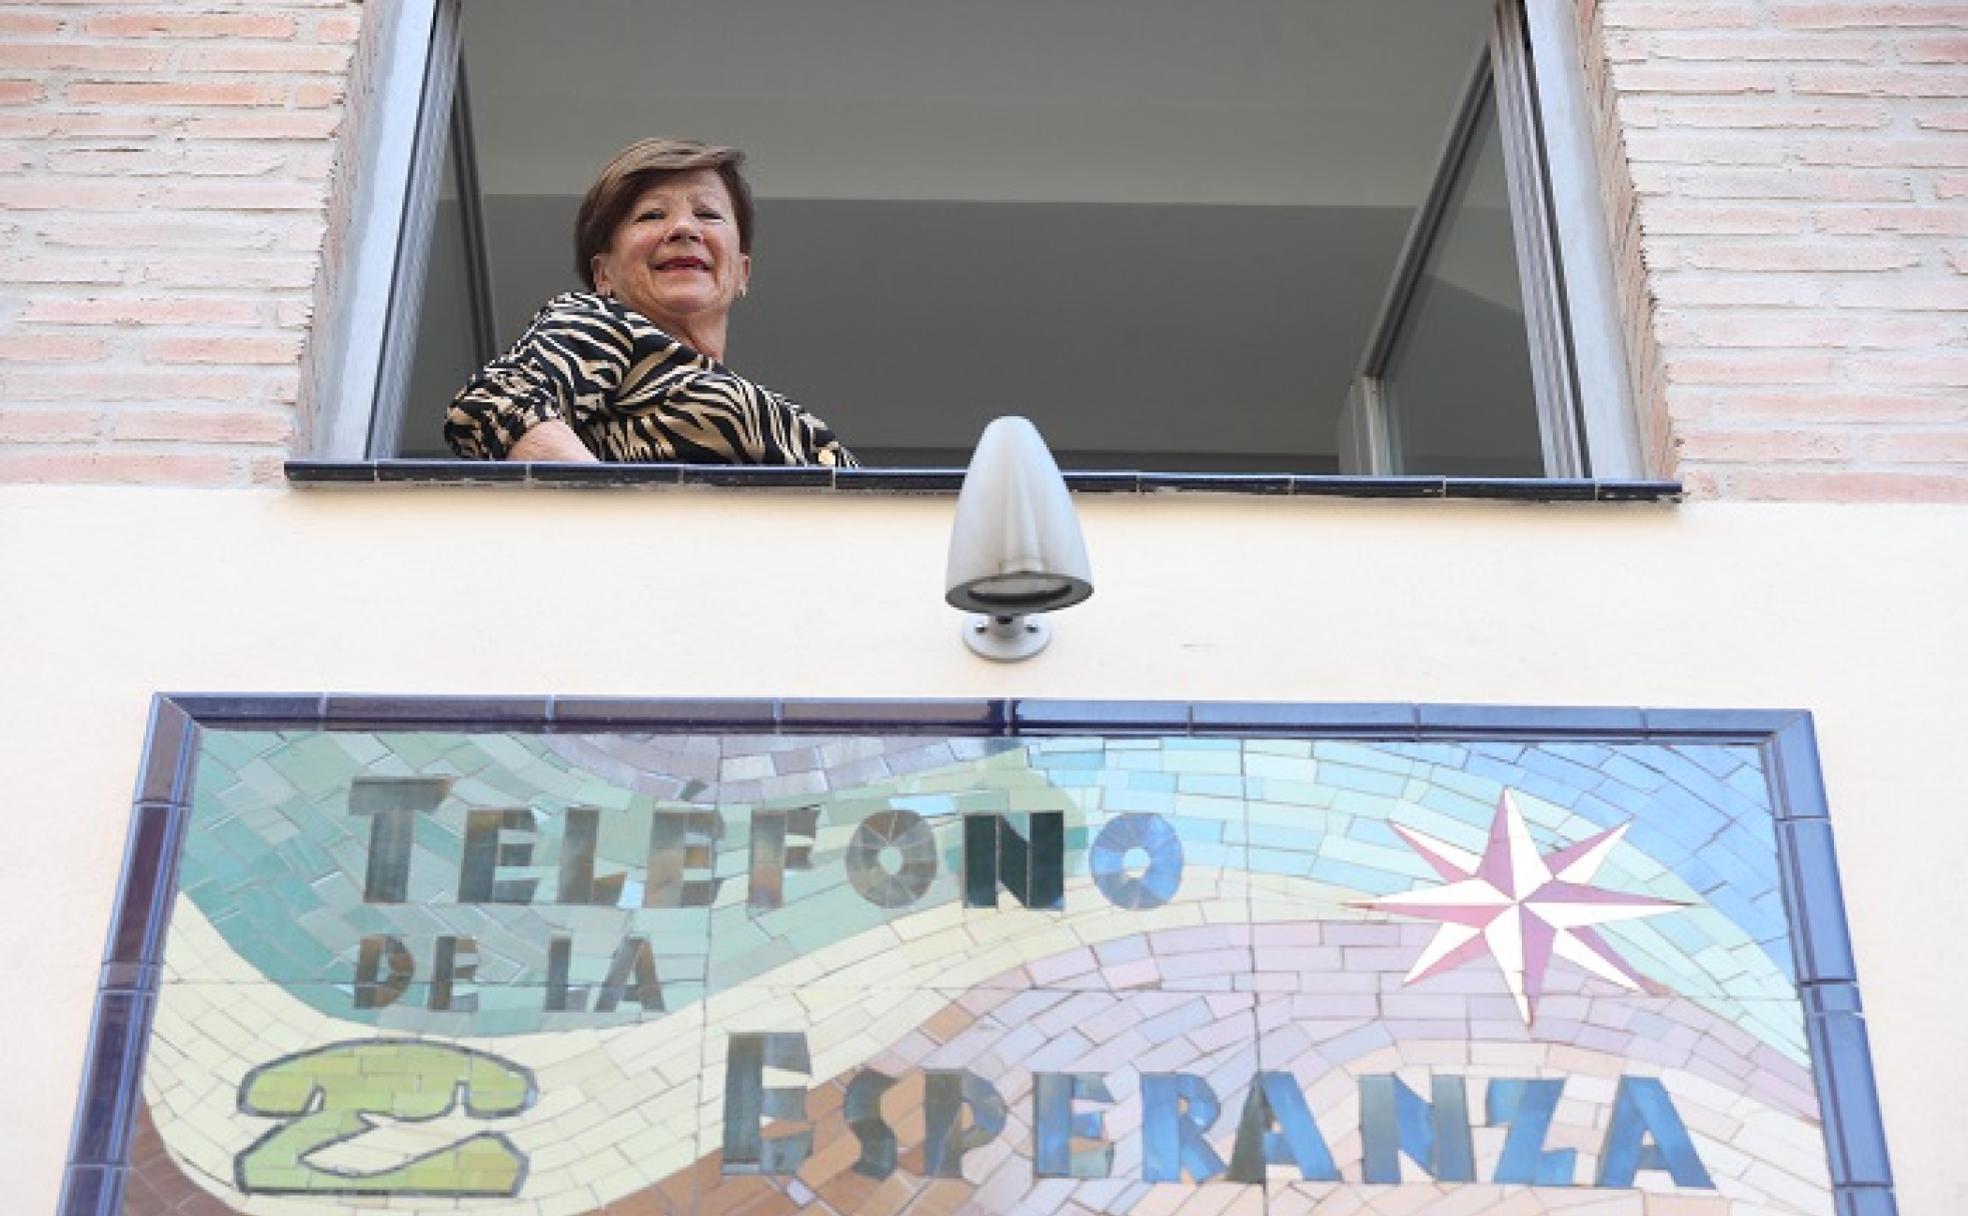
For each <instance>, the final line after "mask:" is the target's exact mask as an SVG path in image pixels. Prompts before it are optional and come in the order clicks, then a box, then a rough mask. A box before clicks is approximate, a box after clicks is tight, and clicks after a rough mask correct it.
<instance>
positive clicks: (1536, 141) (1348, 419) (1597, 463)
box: [1339, 0, 1641, 477]
mask: <svg viewBox="0 0 1968 1216" xmlns="http://www.w3.org/2000/svg"><path fill="white" fill-rule="evenodd" d="M1569 18H1570V13H1569V6H1568V5H1567V4H1566V3H1565V0H1498V3H1497V5H1496V7H1495V10H1494V13H1493V17H1492V21H1491V26H1490V33H1489V38H1488V40H1487V42H1486V44H1485V45H1484V47H1483V48H1482V49H1481V50H1480V51H1478V52H1477V54H1476V56H1475V58H1474V60H1473V62H1472V63H1471V65H1470V69H1469V78H1468V83H1467V84H1466V85H1465V86H1464V88H1463V93H1462V100H1461V102H1460V103H1459V105H1458V107H1457V110H1456V113H1455V116H1454V118H1453V119H1452V120H1451V121H1450V124H1449V130H1448V133H1447V135H1446V136H1445V138H1444V140H1443V144H1442V151H1441V153H1440V155H1439V156H1438V157H1437V159H1436V172H1435V177H1434V179H1433V180H1432V181H1431V182H1430V183H1429V187H1428V192H1427V194H1426V196H1425V197H1424V198H1423V200H1422V203H1421V205H1420V207H1418V208H1417V209H1416V211H1415V216H1414V220H1413V222H1412V223H1411V224H1410V226H1409V229H1408V235H1407V238H1406V240H1405V241H1404V242H1403V244H1402V247H1401V253H1400V255H1399V257H1398V258H1397V260H1396V264H1395V265H1396V269H1395V273H1394V276H1393V278H1392V279H1391V280H1390V282H1389V284H1388V290H1387V295H1386V297H1385V298H1384V299H1383V300H1382V301H1381V306H1380V310H1379V312H1378V313H1377V314H1376V316H1375V319H1374V324H1373V329H1372V331H1371V334H1372V336H1371V337H1370V338H1369V339H1368V342H1367V347H1366V350H1365V352H1364V353H1363V355H1362V357H1361V362H1360V369H1359V372H1358V374H1357V375H1356V376H1355V378H1354V383H1353V388H1352V390H1351V393H1350V394H1349V397H1348V401H1347V406H1346V409H1345V411H1344V413H1343V414H1342V417H1341V425H1340V436H1339V447H1340V453H1341V459H1342V467H1344V468H1347V469H1349V470H1350V471H1356V472H1361V473H1369V474H1374V475H1381V476H1385V475H1388V474H1392V473H1394V472H1396V471H1397V470H1398V466H1399V464H1400V453H1399V452H1398V451H1397V450H1396V448H1397V444H1396V440H1395V436H1394V430H1393V427H1392V425H1391V420H1390V418H1389V411H1388V401H1387V394H1386V390H1385V377H1386V373H1387V368H1388V363H1389V361H1390V360H1391V358H1392V355H1393V351H1394V348H1395V346H1396V344H1397V343H1398V341H1399V339H1400V336H1401V333H1402V329H1403V326H1404V324H1405V323H1406V321H1407V318H1408V316H1409V313H1410V311H1411V309H1412V307H1413V304H1414V300H1415V294H1416V291H1417V288H1418V286H1419V284H1420V281H1421V275H1422V268H1423V267H1424V265H1425V264H1426V262H1427V259H1428V255H1429V254H1430V253H1431V252H1432V251H1433V250H1434V248H1435V246H1436V244H1437V242H1438V240H1439V239H1440V237H1441V235H1442V228H1443V224H1444V222H1445V221H1446V219H1447V218H1448V202H1449V196H1450V194H1451V193H1452V191H1453V189H1454V187H1455V183H1456V181H1457V179H1458V178H1459V177H1460V175H1461V173H1462V171H1463V168H1464V167H1465V165H1466V163H1467V161H1468V158H1469V155H1470V153H1471V150H1472V148H1473V146H1474V144H1475V141H1476V139H1477V137H1478V136H1479V135H1480V134H1481V133H1482V132H1481V131H1479V130H1478V128H1477V118H1478V117H1479V115H1480V114H1481V113H1482V111H1483V107H1484V105H1485V104H1486V103H1489V102H1491V101H1492V100H1493V101H1494V102H1495V106H1496V115H1497V125H1498V128H1499V136H1500V142H1501V144H1502V150H1503V159H1504V178H1505V183H1506V187H1507V189H1508V191H1509V196H1510V215H1511V227H1512V232H1513V235H1514V237H1515V240H1516V253H1517V271H1518V286H1519V291H1520V294H1521V296H1522V298H1523V301H1524V326H1525V339H1526V342H1527V343H1528V348H1529V351H1530V356H1531V378H1532V385H1533V391H1534V392H1535V394H1536V402H1535V407H1536V410H1537V419H1538V436H1539V441H1540V446H1541V448H1542V450H1543V458H1544V471H1545V475H1546V476H1547V477H1625V476H1633V475H1636V474H1637V473H1638V472H1639V470H1640V468H1641V461H1640V459H1639V447H1638V436H1637V432H1636V431H1635V429H1634V425H1633V421H1632V407H1631V397H1630V393H1629V391H1628V388H1627V380H1626V375H1625V364H1624V360H1623V357H1622V352H1623V343H1622V341H1621V339H1620V332H1621V331H1620V329H1619V325H1618V318H1617V314H1616V311H1615V308H1614V301H1615V299H1616V296H1615V295H1614V292H1613V288H1612V259H1611V253H1610V243H1609V242H1608V240H1607V237H1606V227H1605V220H1604V216H1603V213H1602V209H1601V207H1600V205H1599V201H1598V200H1599V197H1600V196H1599V189H1598V174H1597V168H1596V163H1595V161H1594V159H1593V155H1592V144H1591V128H1590V126H1589V123H1588V120H1587V118H1586V115H1585V111H1584V106H1583V105H1582V103H1581V99H1582V96H1583V94H1582V92H1581V90H1582V88H1583V79H1582V73H1581V72H1580V66H1579V63H1578V50H1577V41H1576V35H1575V33H1574V32H1573V31H1572V30H1571V27H1570V25H1569ZM1554 144H1555V145H1556V146H1557V147H1558V149H1559V151H1560V153H1561V154H1560V155H1558V156H1553V155H1552V154H1551V148H1552V147H1553V146H1554Z"/></svg>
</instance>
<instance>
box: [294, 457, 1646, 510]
mask: <svg viewBox="0 0 1968 1216" xmlns="http://www.w3.org/2000/svg"><path fill="white" fill-rule="evenodd" d="M287 480H288V482H289V483H290V484H292V485H294V486H296V487H298V488H302V489H312V488H318V487H335V488H341V487H348V486H375V485H387V486H528V487H539V488H543V489H548V488H552V489H633V488H642V487H651V486H715V487H719V488H726V489H748V490H769V489H782V490H832V491H839V492H842V493H861V494H867V493H874V494H932V495H943V494H955V493H956V492H957V490H958V488H959V487H960V486H961V485H962V484H963V470H962V469H820V468H774V467H766V466H758V465H676V464H516V463H510V462H505V463H501V462H492V461H480V460H346V461H344V460H290V461H288V462H287ZM1066 484H1067V486H1068V487H1069V488H1071V489H1073V490H1074V491H1076V492H1079V493H1082V494H1171V493H1173V494H1257V495H1268V496H1273V497H1277V496H1286V495H1289V496H1291V497H1297V498H1454V499H1465V500H1466V499H1473V498H1486V499H1494V500H1499V501H1506V502H1679V501H1680V499H1681V483H1680V482H1678V481H1596V480H1590V479H1584V478H1540V477H1339V476H1333V475H1330V474H1325V475H1318V476H1310V475H1298V474H1290V473H1151V472H1088V473H1068V474H1066Z"/></svg>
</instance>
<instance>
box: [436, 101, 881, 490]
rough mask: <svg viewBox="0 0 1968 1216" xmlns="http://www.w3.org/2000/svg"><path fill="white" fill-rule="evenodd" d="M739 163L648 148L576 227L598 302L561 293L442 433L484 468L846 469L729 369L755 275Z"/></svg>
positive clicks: (617, 164) (818, 438) (605, 176)
mask: <svg viewBox="0 0 1968 1216" xmlns="http://www.w3.org/2000/svg"><path fill="white" fill-rule="evenodd" d="M743 159H744V153H742V152H739V151H736V150H735V149H732V148H718V147H710V146H707V145H704V144H699V143H692V142H690V141H687V140H676V139H645V140H642V141H641V142H639V143H635V144H631V145H630V146H628V147H627V148H624V149H623V150H622V151H621V152H619V153H618V154H616V156H615V159H613V160H611V161H609V162H608V165H607V167H606V168H604V169H602V171H601V175H600V176H599V177H597V178H596V179H595V183H594V185H592V186H590V187H589V188H588V194H587V197H586V198H584V199H583V200H581V211H580V214H579V216H578V217H577V218H576V220H575V224H574V255H575V257H574V260H575V265H576V268H577V269H578V271H579V272H580V275H581V277H582V279H584V280H585V281H586V282H587V285H588V288H589V290H587V291H573V292H568V293H567V294H565V295H562V296H558V297H556V298H554V299H553V300H551V301H549V302H548V303H547V306H546V307H545V308H543V309H541V310H540V313H539V315H538V316H536V317H534V318H533V323H532V325H530V326H529V327H528V328H527V330H526V332H525V333H524V334H523V335H521V336H520V339H519V341H518V342H517V343H516V344H515V345H514V346H513V348H512V350H510V351H508V352H507V353H506V354H504V355H502V356H500V357H499V358H497V359H494V360H493V361H492V362H491V363H488V364H487V365H486V366H485V367H484V368H482V369H480V370H479V371H478V373H477V374H475V375H474V376H472V378H471V380H470V381H469V382H468V383H467V384H466V385H465V387H464V389H463V390H462V391H460V392H459V394H458V397H457V400H455V401H453V402H452V403H451V410H450V413H449V415H448V416H447V417H446V419H445V424H444V436H445V438H446V439H447V440H448V441H449V442H450V444H451V448H452V450H453V451H455V452H457V453H458V455H460V456H464V457H468V458H473V459H480V460H579V461H592V460H607V461H678V462H683V463H689V464H778V465H797V464H806V465H852V464H854V463H855V460H854V457H853V455H852V454H851V453H849V452H848V450H847V449H846V448H845V447H843V446H842V445H841V442H840V440H838V439H836V438H835V437H834V433H833V432H832V431H831V430H829V429H828V428H827V425H826V423H824V422H822V421H820V419H818V418H816V417H814V416H813V415H812V414H809V413H807V412H806V411H805V410H802V409H801V408H800V407H799V406H797V405H794V404H793V403H792V402H791V401H788V400H787V399H786V398H784V397H782V396H780V395H779V394H778V393H775V392H773V391H771V390H770V389H767V388H764V387H762V386H760V385H757V384H754V383H752V382H751V381H750V380H747V379H745V378H744V377H743V376H740V375H738V374H737V373H736V372H733V371H732V370H731V369H730V368H728V367H726V366H725V365H724V351H725V330H726V327H727V326H728V324H729V322H730V314H731V306H732V304H733V303H734V302H736V301H737V300H739V299H740V298H742V297H743V296H744V294H745V287H746V283H747V281H748V280H749V279H750V278H751V273H752V259H751V249H752V193H751V188H750V187H749V186H747V185H746V184H745V179H744V178H743V177H741V176H739V173H738V166H739V163H740V162H741V161H742V160H743Z"/></svg>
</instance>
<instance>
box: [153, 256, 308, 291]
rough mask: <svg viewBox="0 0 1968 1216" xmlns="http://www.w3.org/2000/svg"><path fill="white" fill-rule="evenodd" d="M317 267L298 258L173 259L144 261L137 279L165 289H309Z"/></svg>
mask: <svg viewBox="0 0 1968 1216" xmlns="http://www.w3.org/2000/svg"><path fill="white" fill-rule="evenodd" d="M315 271H316V265H315V263H314V262H312V261H304V260H302V259H299V258H243V257H233V258H173V259H170V260H168V261H156V262H144V263H140V264H139V265H138V267H137V279H138V280H139V281H140V282H143V283H150V284H156V285H158V286H164V287H230V288H234V289H240V288H246V287H264V288H286V289H289V290H292V289H297V288H303V287H308V286H311V285H312V284H313V283H314V276H315Z"/></svg>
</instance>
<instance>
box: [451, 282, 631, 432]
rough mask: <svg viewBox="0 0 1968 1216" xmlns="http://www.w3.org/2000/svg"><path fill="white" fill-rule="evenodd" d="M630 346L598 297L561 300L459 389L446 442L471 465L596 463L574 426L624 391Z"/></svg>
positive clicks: (543, 311) (624, 329)
mask: <svg viewBox="0 0 1968 1216" xmlns="http://www.w3.org/2000/svg"><path fill="white" fill-rule="evenodd" d="M630 346H631V339H630V336H629V334H628V332H627V327H626V326H625V325H623V324H622V323H621V322H620V320H619V319H618V318H616V317H615V316H614V315H613V314H612V312H611V311H610V310H609V309H608V308H607V307H606V306H605V305H604V304H603V302H602V301H601V300H600V299H599V298H598V297H595V296H588V295H583V294H580V293H569V294H567V295H563V296H558V297H556V298H555V299H553V300H552V301H550V302H549V303H548V304H547V306H546V307H545V308H543V309H541V310H540V314H539V315H538V316H536V317H534V318H533V323H532V325H530V326H528V327H527V330H526V332H525V333H524V334H523V335H521V336H520V339H519V341H518V342H516V343H515V344H514V345H513V348H512V349H511V350H510V351H508V352H506V353H505V354H503V355H501V356H499V357H498V358H496V359H494V360H492V362H490V363H488V364H486V365H485V366H484V367H482V368H480V369H479V370H478V371H477V372H475V373H473V375H472V378H471V379H470V380H469V381H467V382H466V384H465V387H464V388H463V389H461V390H459V393H458V396H457V398H456V399H455V400H453V401H452V403H451V409H450V412H449V413H448V415H447V416H446V419H445V426H444V437H445V439H446V441H447V442H449V443H450V445H451V450H452V451H454V452H456V453H457V454H458V455H460V456H462V457H464V458H466V459H468V460H570V461H593V460H595V459H596V457H595V454H594V453H593V452H591V451H590V450H589V449H588V447H587V445H586V444H585V443H583V442H582V440H581V438H580V433H579V432H577V431H575V430H574V427H573V424H574V423H575V422H577V421H580V420H581V419H582V418H583V417H585V416H588V415H591V414H592V413H593V412H594V411H596V410H598V409H600V408H602V405H603V402H604V401H605V400H606V399H607V398H608V396H609V395H610V394H611V393H613V392H614V391H615V389H616V387H617V386H618V385H620V383H621V380H622V373H623V372H624V371H625V370H626V369H627V367H628V362H629V349H630ZM584 427H585V424H584ZM536 435H537V438H536Z"/></svg>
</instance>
